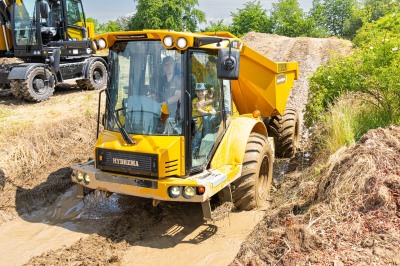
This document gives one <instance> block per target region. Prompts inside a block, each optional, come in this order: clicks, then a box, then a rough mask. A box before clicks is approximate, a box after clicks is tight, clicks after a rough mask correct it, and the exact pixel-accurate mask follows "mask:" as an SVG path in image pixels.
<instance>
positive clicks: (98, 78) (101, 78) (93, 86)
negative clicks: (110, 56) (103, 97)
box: [76, 61, 108, 90]
mask: <svg viewBox="0 0 400 266" xmlns="http://www.w3.org/2000/svg"><path fill="white" fill-rule="evenodd" d="M107 75H108V74H107V67H106V65H104V63H103V62H101V61H94V62H92V63H91V64H90V66H89V78H88V79H79V80H77V81H76V84H78V86H79V88H81V89H84V90H101V89H104V88H105V87H106V85H107Z"/></svg>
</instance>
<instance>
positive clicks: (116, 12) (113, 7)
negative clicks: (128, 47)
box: [82, 0, 312, 24]
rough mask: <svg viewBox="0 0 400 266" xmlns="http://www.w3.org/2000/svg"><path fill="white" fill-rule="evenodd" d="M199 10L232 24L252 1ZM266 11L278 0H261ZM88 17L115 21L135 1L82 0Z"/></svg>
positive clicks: (304, 4) (204, 0)
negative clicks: (234, 15)
mask: <svg viewBox="0 0 400 266" xmlns="http://www.w3.org/2000/svg"><path fill="white" fill-rule="evenodd" d="M198 1H199V5H198V6H197V8H198V9H200V10H202V11H203V12H204V13H205V14H206V19H207V21H212V22H216V21H218V20H221V19H222V20H224V22H225V24H229V23H230V22H231V20H230V16H231V12H233V13H237V10H238V8H243V7H244V4H245V3H246V2H249V1H250V0H198ZM259 1H260V3H261V5H262V6H263V7H264V8H265V9H270V8H271V6H272V5H271V4H272V3H276V2H278V0H259ZM82 2H83V8H84V9H85V13H86V17H92V18H95V19H97V20H98V21H99V22H100V23H105V22H108V21H109V20H115V19H117V18H118V17H122V16H127V15H130V14H133V13H134V12H135V2H134V0H114V1H112V0H82ZM299 3H300V7H301V8H302V9H303V10H304V11H308V10H309V9H310V8H311V6H312V1H311V0H299Z"/></svg>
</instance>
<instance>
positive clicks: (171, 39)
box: [163, 36, 174, 47]
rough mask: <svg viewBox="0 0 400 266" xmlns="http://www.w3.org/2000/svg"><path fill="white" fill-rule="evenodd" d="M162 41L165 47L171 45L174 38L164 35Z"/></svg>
mask: <svg viewBox="0 0 400 266" xmlns="http://www.w3.org/2000/svg"><path fill="white" fill-rule="evenodd" d="M163 43H164V45H165V46H167V47H172V45H174V39H173V38H172V37H171V36H165V37H164V39H163Z"/></svg>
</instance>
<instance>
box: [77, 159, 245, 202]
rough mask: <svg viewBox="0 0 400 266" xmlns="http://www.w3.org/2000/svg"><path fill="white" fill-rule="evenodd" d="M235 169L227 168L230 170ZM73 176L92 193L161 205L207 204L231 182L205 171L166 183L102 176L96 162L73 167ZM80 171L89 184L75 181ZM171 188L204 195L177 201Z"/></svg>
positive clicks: (112, 174) (172, 178)
mask: <svg viewBox="0 0 400 266" xmlns="http://www.w3.org/2000/svg"><path fill="white" fill-rule="evenodd" d="M228 168H229V169H232V167H230V166H229V167H227V169H228ZM234 168H238V169H235V171H234V172H236V174H235V177H234V178H233V179H236V178H237V177H238V176H239V173H240V169H239V168H240V167H238V166H236V167H234ZM72 169H73V172H72V175H71V179H72V181H73V182H74V183H77V184H78V185H80V186H84V187H88V188H91V189H96V190H102V191H106V192H115V193H120V194H126V195H132V196H137V197H144V198H150V199H155V200H161V201H179V202H205V201H206V200H208V199H209V198H210V197H211V196H213V195H214V194H216V193H217V192H218V191H220V190H222V189H223V188H224V187H226V186H227V185H228V184H229V183H230V182H232V181H233V180H232V178H230V179H231V181H229V180H228V178H227V176H228V175H227V174H225V173H223V172H221V171H218V170H214V171H210V172H209V171H205V172H203V173H200V174H197V175H195V176H190V177H187V178H176V177H168V178H163V179H150V178H143V177H137V176H127V175H123V174H116V173H110V172H103V171H101V170H98V169H96V168H95V166H94V161H89V162H87V163H85V164H82V165H76V166H73V167H72ZM78 171H80V172H83V173H85V174H87V175H88V176H89V178H88V179H89V180H90V181H89V182H85V180H82V181H78V179H77V178H76V176H77V173H78ZM230 175H232V173H231V174H230ZM171 186H179V187H186V186H192V187H196V188H197V187H204V189H205V190H204V194H202V195H198V194H196V195H194V196H193V198H190V199H187V198H185V197H183V195H181V196H179V197H178V198H171V197H170V196H169V194H168V188H169V187H171Z"/></svg>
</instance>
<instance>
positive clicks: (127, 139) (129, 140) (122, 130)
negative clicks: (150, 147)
mask: <svg viewBox="0 0 400 266" xmlns="http://www.w3.org/2000/svg"><path fill="white" fill-rule="evenodd" d="M106 98H107V102H108V105H109V106H112V105H111V99H110V93H109V92H108V90H106ZM117 111H118V110H113V111H112V112H111V114H112V119H114V122H115V124H117V127H118V130H119V132H120V133H121V135H122V138H123V139H124V140H125V142H126V143H127V144H130V145H135V144H136V141H134V140H133V139H132V138H131V136H130V135H129V134H128V133H127V132H126V130H125V128H124V127H123V126H122V125H121V122H120V121H119V119H118V118H117V116H116V114H115V113H116V112H117Z"/></svg>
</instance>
